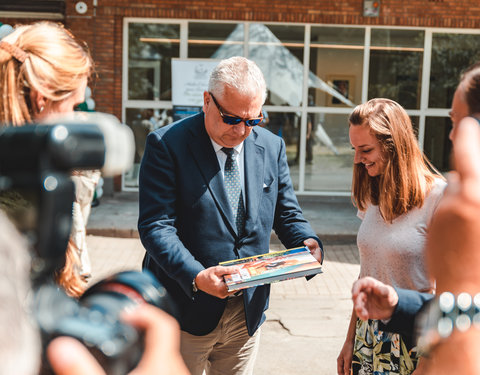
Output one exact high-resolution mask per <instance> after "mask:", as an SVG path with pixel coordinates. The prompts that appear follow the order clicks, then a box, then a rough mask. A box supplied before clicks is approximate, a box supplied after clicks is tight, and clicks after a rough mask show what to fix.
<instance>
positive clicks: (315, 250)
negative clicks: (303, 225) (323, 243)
mask: <svg viewBox="0 0 480 375" xmlns="http://www.w3.org/2000/svg"><path fill="white" fill-rule="evenodd" d="M303 244H304V245H305V246H306V247H307V248H308V250H310V253H311V254H312V255H313V256H314V258H315V259H316V260H318V263H322V262H323V258H322V250H321V249H320V245H319V244H318V242H317V241H316V240H314V239H313V238H307V239H306V240H305V241H303Z"/></svg>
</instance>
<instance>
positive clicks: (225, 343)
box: [138, 57, 323, 375]
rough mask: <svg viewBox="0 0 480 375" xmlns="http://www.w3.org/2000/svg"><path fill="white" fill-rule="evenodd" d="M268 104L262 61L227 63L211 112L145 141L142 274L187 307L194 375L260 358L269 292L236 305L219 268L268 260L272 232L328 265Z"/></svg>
mask: <svg viewBox="0 0 480 375" xmlns="http://www.w3.org/2000/svg"><path fill="white" fill-rule="evenodd" d="M265 98H266V83H265V80H264V77H263V75H262V73H261V71H260V69H259V68H258V66H257V65H256V64H255V63H254V62H252V61H250V60H248V59H245V58H242V57H233V58H230V59H226V60H222V61H221V62H220V63H219V64H218V66H217V67H216V68H215V69H214V70H213V72H212V75H211V77H210V81H209V87H208V91H206V92H204V104H203V112H201V113H199V114H197V115H194V116H191V117H189V118H186V119H183V120H180V121H178V122H176V123H173V124H171V125H169V126H166V127H163V128H161V129H159V130H157V131H155V132H153V133H151V134H150V135H149V136H148V138H147V142H146V148H145V154H144V156H143V160H142V164H141V169H140V180H139V186H140V217H139V222H138V228H139V233H140V238H141V240H142V243H143V245H144V247H145V249H146V250H147V254H146V256H145V259H144V263H143V266H144V268H146V269H149V270H150V271H152V272H153V273H154V274H155V275H156V276H157V278H158V279H159V280H160V281H161V282H162V283H163V285H164V286H165V287H166V289H167V290H168V292H169V293H170V294H171V296H172V297H173V298H174V299H175V301H176V302H177V304H178V306H179V310H180V317H179V321H180V325H181V329H182V337H181V351H182V356H183V358H184V360H185V362H186V364H187V366H188V368H189V370H190V371H191V373H192V374H193V375H196V374H199V375H200V374H202V372H203V370H204V369H205V370H206V371H207V374H251V373H252V370H253V364H254V360H255V356H256V353H257V351H258V343H259V337H260V336H259V327H260V325H261V324H262V323H263V321H264V320H265V314H264V312H265V310H266V309H267V308H268V299H269V293H270V286H269V285H264V286H259V287H255V288H249V289H246V290H244V291H243V293H242V294H241V295H240V296H235V295H233V294H232V293H229V292H228V291H227V286H226V284H225V282H224V280H223V275H224V274H226V273H229V272H231V270H232V269H231V267H222V266H219V265H218V264H219V263H220V262H222V261H227V260H231V259H236V258H244V257H249V256H253V255H257V254H262V253H265V252H268V249H269V241H270V233H271V230H272V228H273V229H274V230H275V232H276V234H277V235H278V237H279V238H280V240H281V241H282V243H283V245H284V246H285V247H287V248H291V247H297V246H303V245H306V246H308V248H309V249H310V251H311V252H312V254H314V256H315V257H316V258H317V259H318V260H319V261H320V262H321V261H322V260H323V250H322V248H321V242H320V240H319V239H318V238H317V237H316V235H315V233H314V231H313V230H312V228H311V226H310V225H309V224H308V222H307V221H306V220H305V218H304V217H303V216H302V212H301V209H300V207H299V205H298V202H297V199H296V197H295V194H294V191H293V187H292V182H291V179H290V175H289V170H288V165H287V157H286V154H285V143H284V142H283V140H282V139H281V138H280V137H278V136H275V135H273V134H272V133H270V132H269V131H268V130H265V129H263V128H262V127H260V126H255V125H258V124H260V123H261V120H262V105H263V103H264V102H265ZM235 193H239V195H235ZM232 196H234V197H236V198H235V199H234V200H233V201H232V200H231V197H232ZM232 202H233V203H232Z"/></svg>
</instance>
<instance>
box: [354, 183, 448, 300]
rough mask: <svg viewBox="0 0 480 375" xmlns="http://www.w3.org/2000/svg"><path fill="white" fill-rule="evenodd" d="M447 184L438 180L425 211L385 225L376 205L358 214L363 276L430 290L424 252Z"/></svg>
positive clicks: (397, 284) (404, 216) (426, 201)
mask: <svg viewBox="0 0 480 375" xmlns="http://www.w3.org/2000/svg"><path fill="white" fill-rule="evenodd" d="M445 186H446V182H445V181H443V180H441V179H436V180H435V182H434V185H433V187H432V189H431V191H430V192H429V193H428V195H427V197H426V199H425V202H424V204H423V206H422V207H421V208H414V209H412V210H410V211H408V212H407V213H406V214H403V215H402V216H399V217H397V218H396V219H395V220H393V222H392V223H388V222H385V220H383V218H382V216H381V215H380V210H379V209H378V206H376V205H370V206H369V207H368V208H367V210H366V211H364V212H362V211H358V213H357V215H358V217H359V218H360V219H362V220H363V221H362V224H361V225H360V228H359V230H358V235H357V245H358V250H359V252H360V277H364V276H372V277H375V278H376V279H378V280H380V281H382V282H384V283H386V284H390V285H392V286H394V287H399V288H405V289H413V290H419V291H427V290H429V289H433V287H434V284H433V283H432V282H431V281H430V280H429V278H428V274H427V269H426V260H425V253H424V246H425V239H426V234H427V228H428V226H429V224H430V220H431V218H432V215H433V212H434V211H435V209H436V207H437V205H438V202H439V200H440V198H441V197H442V195H443V190H444V189H445Z"/></svg>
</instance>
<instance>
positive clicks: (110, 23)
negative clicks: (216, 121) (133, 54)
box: [65, 0, 480, 117]
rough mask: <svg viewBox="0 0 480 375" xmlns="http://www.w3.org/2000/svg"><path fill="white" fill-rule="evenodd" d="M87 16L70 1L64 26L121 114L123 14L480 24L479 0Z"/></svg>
mask: <svg viewBox="0 0 480 375" xmlns="http://www.w3.org/2000/svg"><path fill="white" fill-rule="evenodd" d="M84 1H85V2H86V3H87V5H88V11H87V13H86V14H85V15H79V14H78V13H77V12H76V11H75V4H76V1H67V2H66V3H67V7H66V18H65V23H66V25H67V26H68V27H69V28H70V29H71V30H72V31H73V33H74V34H75V35H77V36H78V37H79V38H80V39H83V40H85V41H86V42H87V43H88V45H89V46H90V48H91V50H92V54H93V56H94V59H95V61H96V63H97V75H98V79H97V80H96V83H95V85H94V90H93V91H94V98H95V101H96V104H97V109H98V110H100V111H104V112H110V113H113V114H115V115H116V116H117V117H120V116H121V88H122V32H123V30H122V27H123V23H122V21H123V18H124V17H144V18H175V19H214V20H243V21H262V22H300V23H321V24H352V25H393V26H425V27H449V28H478V27H480V2H479V1H478V0H463V1H458V0H410V1H405V0H381V5H380V16H379V17H378V18H371V17H363V0H348V1H337V2H335V1H332V0H300V1H299V0H283V1H278V0H216V1H204V0H97V6H96V7H94V6H93V3H94V0H84Z"/></svg>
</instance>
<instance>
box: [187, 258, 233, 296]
mask: <svg viewBox="0 0 480 375" xmlns="http://www.w3.org/2000/svg"><path fill="white" fill-rule="evenodd" d="M237 270H238V267H235V266H230V267H223V266H215V267H210V268H206V269H204V270H203V271H200V272H199V274H198V275H197V276H196V277H195V283H196V284H197V288H198V289H200V290H202V291H204V292H205V293H208V294H211V295H212V296H215V297H218V298H226V297H228V296H229V295H232V294H233V293H234V292H228V289H227V284H225V281H224V280H223V275H228V274H231V273H235V272H236V271H237Z"/></svg>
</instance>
